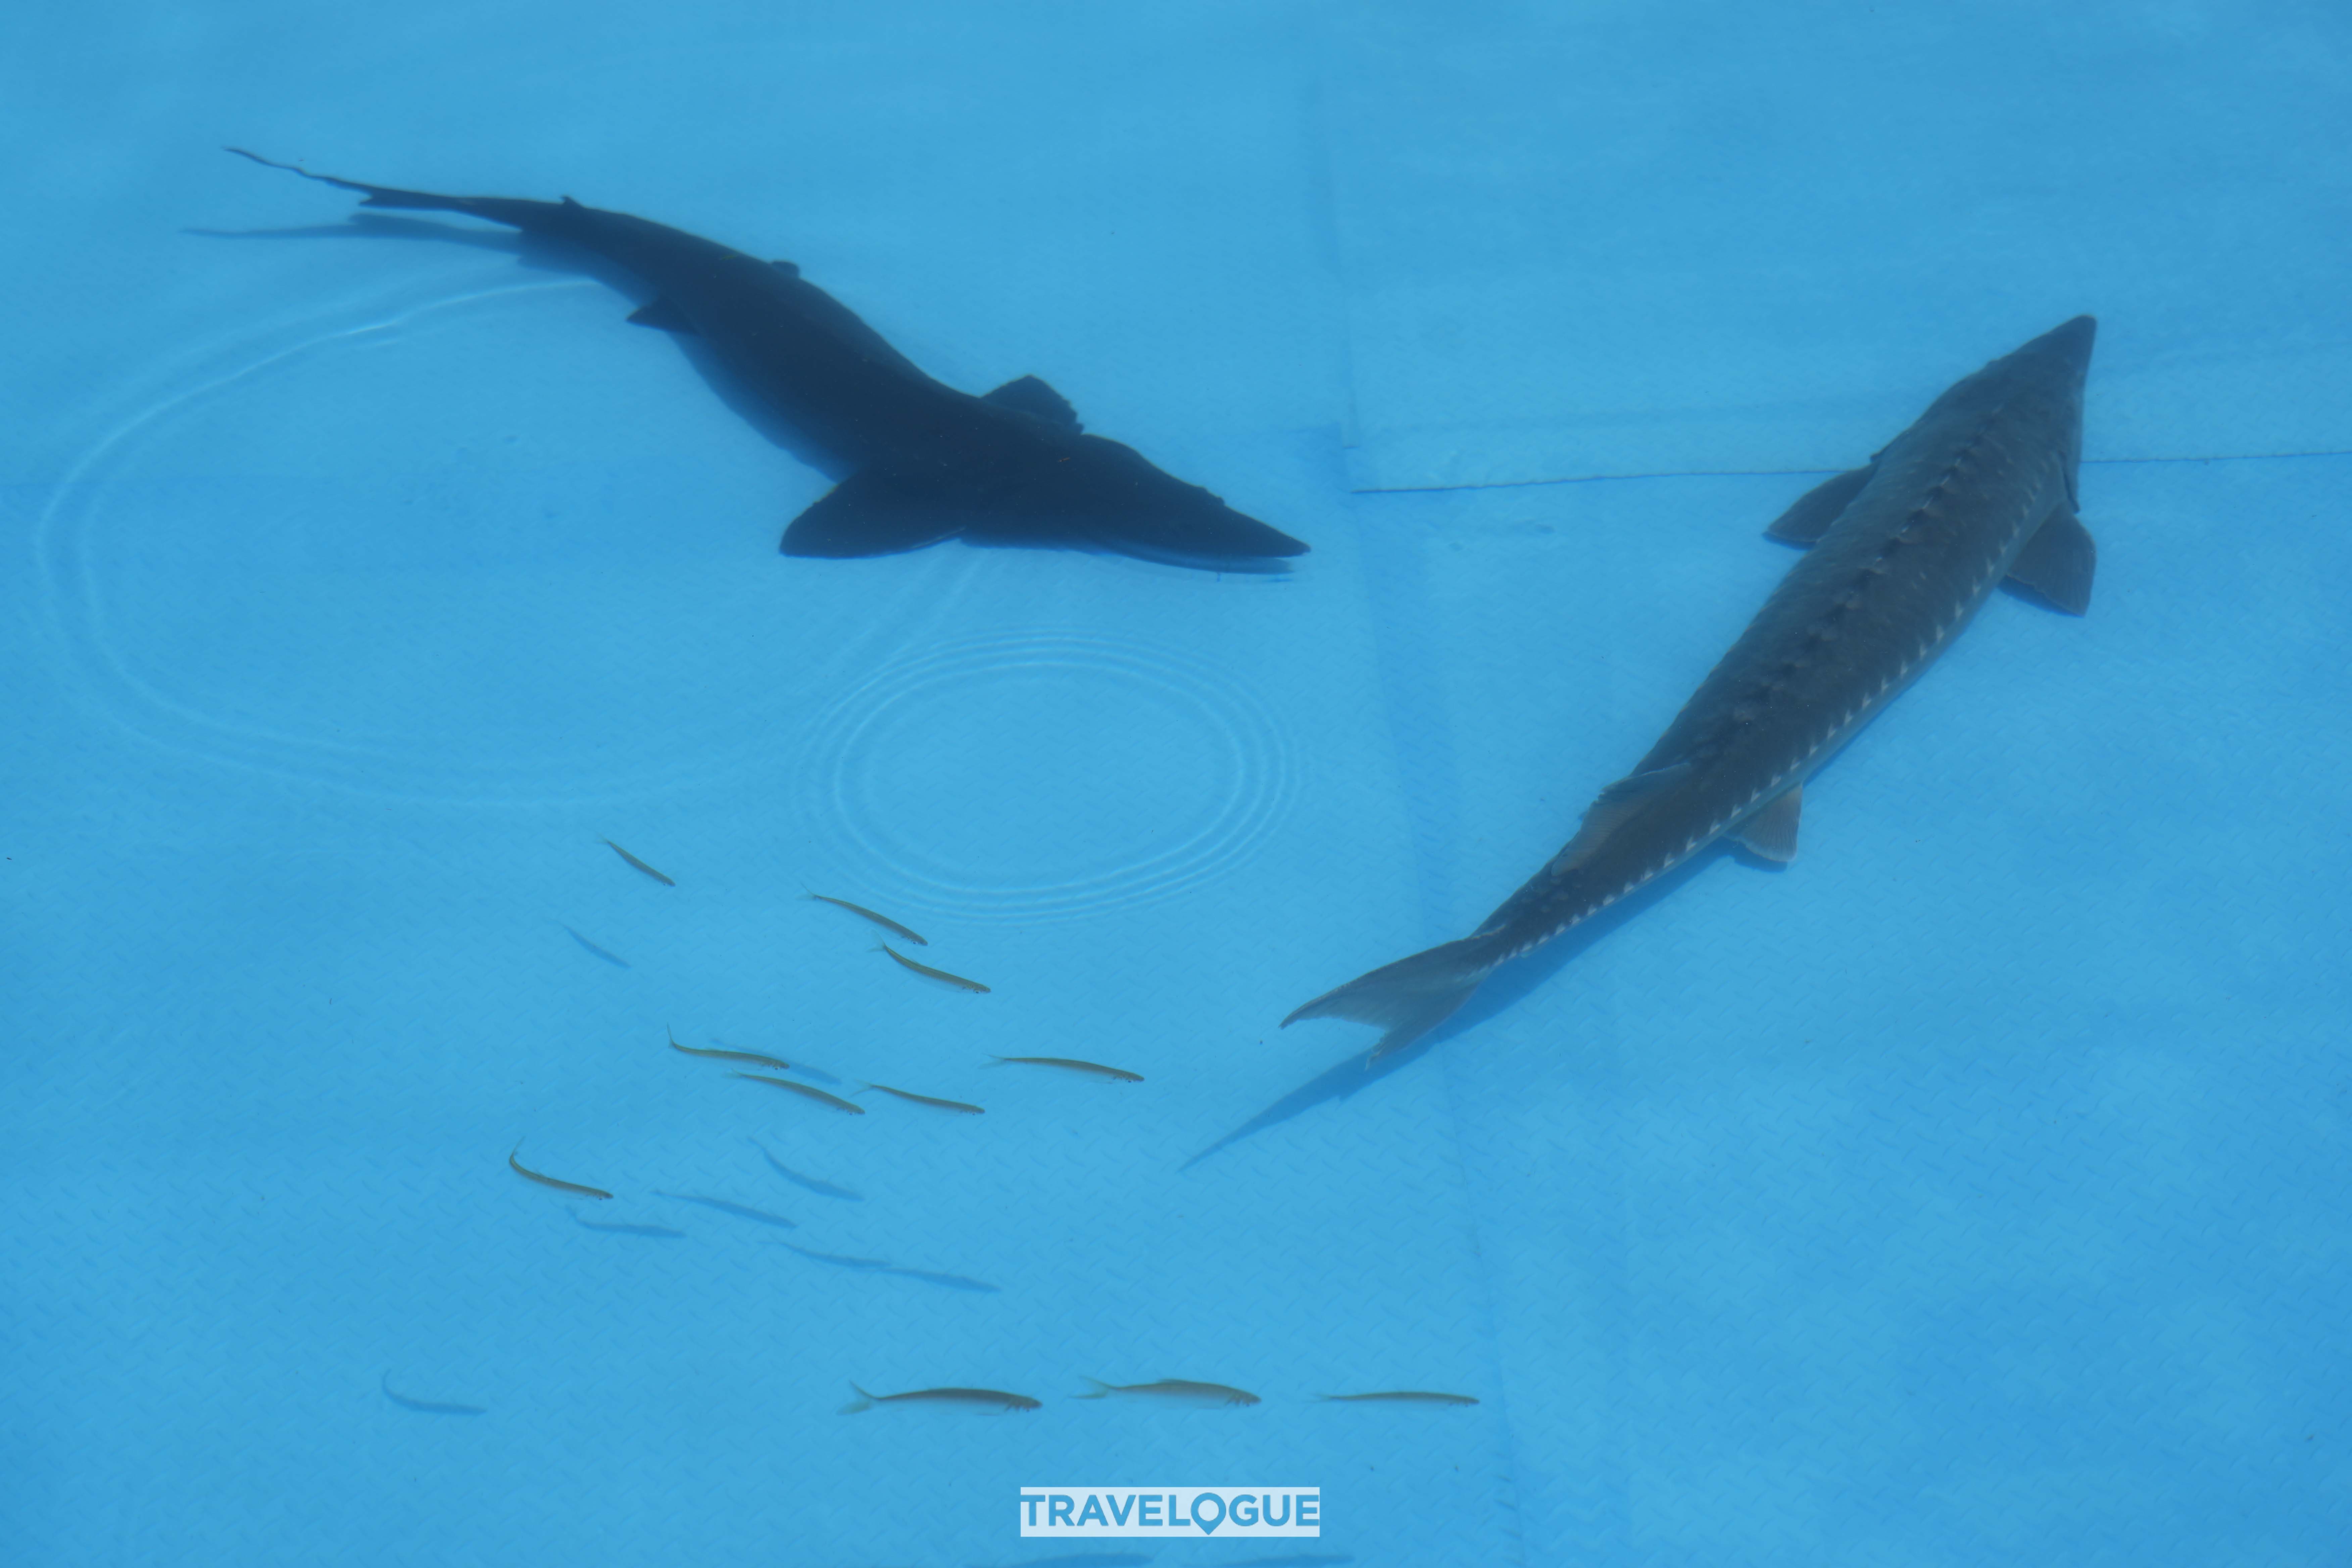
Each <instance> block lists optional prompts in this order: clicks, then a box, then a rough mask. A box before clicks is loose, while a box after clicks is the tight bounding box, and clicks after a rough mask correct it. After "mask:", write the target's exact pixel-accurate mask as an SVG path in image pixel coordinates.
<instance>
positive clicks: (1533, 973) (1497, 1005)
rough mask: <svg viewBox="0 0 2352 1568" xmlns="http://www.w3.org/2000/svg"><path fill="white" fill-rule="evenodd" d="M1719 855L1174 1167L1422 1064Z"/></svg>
mask: <svg viewBox="0 0 2352 1568" xmlns="http://www.w3.org/2000/svg"><path fill="white" fill-rule="evenodd" d="M1723 854H1724V852H1721V851H1718V852H1713V853H1707V854H1702V855H1697V856H1695V857H1693V858H1691V859H1689V860H1686V861H1685V862H1684V863H1683V864H1682V865H1680V866H1677V867H1675V868H1674V869H1673V870H1672V871H1669V872H1668V873H1666V874H1665V875H1664V876H1663V877H1660V878H1658V879H1655V880H1654V881H1652V882H1651V883H1650V884H1649V885H1648V886H1646V887H1644V888H1643V889H1640V890H1639V891H1638V892H1634V893H1632V894H1629V895H1627V896H1626V897H1624V898H1622V899H1620V900H1617V901H1616V902H1615V903H1613V904H1612V905H1610V906H1609V908H1607V909H1605V910H1601V912H1600V913H1599V914H1597V915H1594V916H1592V917H1591V918H1590V919H1589V920H1587V921H1584V922H1583V923H1582V924H1580V925H1579V926H1577V927H1575V928H1574V929H1573V930H1571V931H1568V932H1567V933H1566V934H1564V935H1562V936H1559V937H1557V938H1555V939H1554V940H1553V941H1551V942H1549V943H1547V944H1546V945H1545V946H1544V947H1542V948H1539V949H1538V950H1537V952H1535V953H1533V954H1531V955H1530V956H1528V957H1527V958H1523V959H1520V960H1518V961H1517V963H1511V964H1509V965H1507V966H1506V967H1505V968H1504V969H1502V970H1501V971H1499V972H1497V973H1496V975H1495V977H1494V978H1493V979H1490V980H1488V981H1487V982H1486V984H1484V985H1481V986H1480V987H1479V988H1478V990H1477V992H1476V994H1474V995H1473V996H1472V997H1471V998H1470V1000H1469V1001H1468V1002H1466V1003H1465V1004H1464V1005H1463V1007H1462V1010H1461V1011H1460V1012H1458V1013H1456V1014H1454V1016H1452V1017H1451V1018H1448V1019H1447V1020H1446V1021H1445V1022H1444V1023H1443V1024H1441V1025H1439V1026H1437V1027H1436V1028H1435V1029H1433V1030H1431V1031H1430V1032H1429V1033H1428V1034H1426V1035H1424V1036H1423V1037H1421V1038H1420V1039H1418V1040H1415V1041H1413V1042H1412V1044H1411V1045H1409V1046H1407V1047H1404V1048H1403V1049H1402V1050H1399V1051H1394V1052H1391V1054H1389V1055H1387V1056H1384V1057H1380V1058H1372V1057H1370V1056H1367V1055H1364V1054H1362V1053H1358V1054H1355V1055H1352V1056H1349V1057H1347V1058H1342V1059H1341V1060H1340V1061H1339V1062H1337V1063H1335V1064H1334V1065H1333V1066H1331V1067H1328V1068H1325V1069H1324V1070H1323V1071H1322V1072H1320V1073H1318V1074H1317V1075H1316V1076H1315V1077H1313V1078H1311V1079H1307V1081H1306V1082H1305V1083H1303V1084H1300V1085H1299V1086H1298V1087H1297V1089H1292V1090H1291V1091H1290V1092H1289V1093H1288V1094H1286V1095H1284V1096H1283V1097H1282V1098H1281V1099H1280V1100H1276V1101H1275V1102H1274V1103H1273V1104H1271V1105H1269V1106H1267V1107H1266V1108H1265V1110H1261V1111H1259V1112H1258V1113H1257V1114H1256V1115H1255V1116H1253V1117H1251V1118H1250V1119H1249V1120H1248V1121H1244V1122H1243V1123H1242V1124H1241V1125H1240V1126H1239V1127H1236V1128H1234V1130H1233V1131H1231V1132H1228V1133H1226V1134H1225V1135H1224V1136H1223V1137H1222V1138H1220V1139H1218V1140H1217V1141H1216V1142H1213V1143H1212V1144H1210V1145H1209V1146H1208V1147H1207V1148H1205V1149H1203V1150H1202V1151H1201V1152H1199V1153H1197V1154H1194V1155H1193V1156H1192V1158H1191V1159H1189V1160H1187V1161H1185V1162H1184V1163H1182V1164H1181V1165H1179V1166H1178V1167H1177V1170H1178V1171H1179V1172H1183V1171H1189V1170H1191V1169H1192V1167H1193V1166H1195V1165H1197V1164H1200V1163H1202V1161H1204V1160H1206V1159H1208V1158H1209V1157H1210V1156H1211V1155H1213V1154H1216V1153H1219V1152H1223V1151H1224V1150H1226V1149H1230V1148H1232V1147H1233V1146H1234V1144H1236V1143H1239V1142H1244V1140H1246V1139H1250V1138H1255V1136H1257V1135H1258V1134H1259V1133H1261V1132H1264V1131H1266V1130H1267V1129H1268V1128H1271V1127H1279V1126H1280V1125H1282V1123H1284V1122H1286V1121H1290V1120H1292V1119H1293V1118H1295V1117H1297V1116H1301V1115H1304V1114H1305V1113H1306V1112H1307V1111H1309V1110H1314V1109H1315V1108H1316V1107H1317V1106H1318V1105H1324V1104H1327V1103H1328V1102H1330V1101H1332V1100H1346V1099H1347V1098H1349V1096H1350V1095H1353V1094H1355V1093H1357V1092H1358V1091H1359V1090H1360V1089H1369V1088H1370V1087H1371V1086H1372V1085H1373V1084H1376V1083H1378V1082H1380V1081H1381V1079H1384V1078H1387V1077H1388V1076H1389V1075H1390V1074H1391V1073H1393V1072H1396V1071H1398V1070H1400V1069H1402V1068H1406V1067H1409V1066H1411V1065H1412V1063H1414V1062H1417V1061H1419V1060H1420V1059H1421V1058H1423V1057H1424V1056H1426V1055H1428V1054H1429V1052H1431V1051H1433V1050H1434V1049H1435V1048H1436V1047H1439V1046H1441V1045H1443V1044H1444V1043H1445V1042H1446V1041H1448V1040H1451V1039H1453V1038H1454V1037H1456V1036H1459V1035H1465V1034H1467V1033H1469V1032H1470V1031H1471V1030H1473V1029H1475V1028H1477V1027H1478V1026H1480V1025H1482V1024H1485V1023H1486V1022H1488V1021H1489V1020H1491V1019H1493V1018H1494V1017H1496V1016H1497V1015H1499V1014H1501V1013H1503V1012H1505V1011H1507V1010H1508V1009H1509V1008H1511V1007H1513V1006H1516V1005H1518V1004H1519V1003H1520V1002H1522V1001H1524V1000H1525V999H1526V998H1527V997H1528V995H1529V994H1531V993H1533V992H1534V991H1536V990H1537V989H1538V988H1539V987H1541V986H1543V985H1545V984H1549V982H1550V980H1551V978H1552V976H1554V975H1555V974H1557V973H1559V971H1560V969H1561V967H1562V966H1563V965H1565V964H1568V963H1572V962H1573V961H1574V960H1575V959H1576V958H1577V957H1578V955H1580V954H1581V953H1582V952H1584V951H1585V950H1586V949H1588V948H1590V947H1591V946H1592V945H1593V944H1594V943H1596V942H1601V941H1604V940H1606V939H1607V938H1608V937H1609V936H1611V935H1612V933H1614V932H1615V931H1617V929H1618V928H1619V927H1621V926H1622V925H1624V924H1625V923H1626V922H1627V921H1631V920H1634V919H1636V918H1638V917H1639V916H1641V915H1642V914H1643V913H1644V912H1645V911H1647V910H1649V909H1650V908H1651V907H1652V906H1653V905H1654V904H1656V903H1657V901H1658V900H1661V899H1663V898H1665V897H1666V896H1667V895H1668V894H1670V893H1672V892H1673V891H1674V890H1675V889H1677V888H1680V887H1682V886H1683V885H1684V884H1685V883H1686V882H1688V881H1689V880H1690V879H1692V878H1694V877H1696V876H1697V875H1698V874H1699V872H1700V871H1701V870H1702V869H1704V868H1706V867H1708V866H1711V865H1713V864H1715V863H1716V862H1717V860H1718V859H1721V858H1723ZM1743 858H1745V857H1743ZM1757 864H1759V865H1767V866H1773V868H1775V869H1780V868H1779V867H1778V866H1777V865H1775V864H1774V863H1773V862H1770V861H1764V860H1759V861H1758V862H1757Z"/></svg>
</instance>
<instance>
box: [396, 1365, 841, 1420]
mask: <svg viewBox="0 0 2352 1568" xmlns="http://www.w3.org/2000/svg"><path fill="white" fill-rule="evenodd" d="M376 1386H377V1387H378V1388H381V1389H382V1390H383V1396H384V1397H385V1398H386V1399H389V1400H391V1401H392V1402H393V1403H394V1405H399V1406H400V1407H401V1408H402V1409H403V1410H417V1411H422V1412H423V1413H424V1414H425V1415H488V1414H489V1413H490V1409H489V1406H488V1405H448V1404H444V1403H443V1402H442V1401H440V1400H438V1399H411V1398H409V1397H408V1395H406V1394H394V1392H393V1389H392V1373H388V1372H387V1373H384V1374H383V1377H381V1378H379V1379H377V1380H376ZM850 1386H851V1387H853V1388H855V1387H856V1384H850Z"/></svg>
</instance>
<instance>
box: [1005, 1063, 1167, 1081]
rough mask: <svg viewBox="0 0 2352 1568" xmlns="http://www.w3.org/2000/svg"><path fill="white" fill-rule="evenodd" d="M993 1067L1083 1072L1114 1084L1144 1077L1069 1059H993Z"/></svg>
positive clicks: (1121, 1069)
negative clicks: (1058, 1069)
mask: <svg viewBox="0 0 2352 1568" xmlns="http://www.w3.org/2000/svg"><path fill="white" fill-rule="evenodd" d="M988 1065H989V1066H991V1067H1033V1068H1062V1069H1064V1070H1065V1071H1067V1072H1082V1073H1087V1074H1090V1075H1091V1076H1093V1077H1095V1078H1107V1079H1110V1080H1111V1081H1112V1082H1113V1083H1141V1082H1142V1081H1143V1075H1142V1074H1141V1073H1139V1072H1129V1071H1128V1070H1127V1069H1126V1068H1107V1067H1105V1066H1103V1065H1102V1064H1101V1063H1100V1062H1082V1061H1076V1060H1074V1059H1073V1058H1069V1057H991V1058H988Z"/></svg>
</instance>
